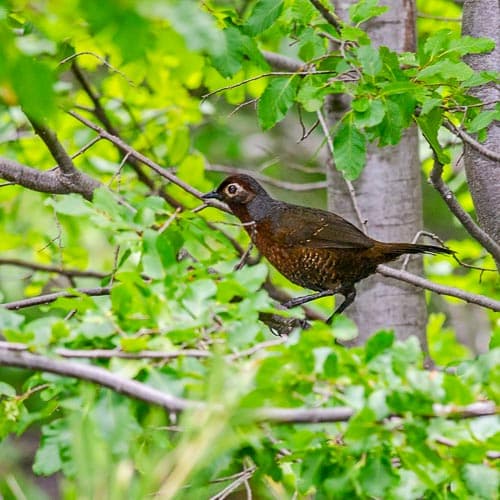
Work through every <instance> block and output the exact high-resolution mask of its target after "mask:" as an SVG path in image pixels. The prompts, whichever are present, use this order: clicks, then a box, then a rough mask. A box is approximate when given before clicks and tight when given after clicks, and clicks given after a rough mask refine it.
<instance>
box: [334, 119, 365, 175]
mask: <svg viewBox="0 0 500 500" xmlns="http://www.w3.org/2000/svg"><path fill="white" fill-rule="evenodd" d="M333 149H334V154H335V167H336V168H337V170H339V171H340V172H342V173H343V174H344V177H345V178H346V179H348V180H351V181H352V180H354V179H357V178H358V177H359V174H360V173H361V171H362V170H363V167H364V166H365V162H366V137H365V135H364V134H363V133H362V132H360V131H359V130H358V129H357V128H356V127H355V126H354V125H353V123H352V115H350V117H349V118H347V119H344V120H342V122H341V123H340V125H339V127H338V128H337V130H336V132H335V136H334V138H333Z"/></svg>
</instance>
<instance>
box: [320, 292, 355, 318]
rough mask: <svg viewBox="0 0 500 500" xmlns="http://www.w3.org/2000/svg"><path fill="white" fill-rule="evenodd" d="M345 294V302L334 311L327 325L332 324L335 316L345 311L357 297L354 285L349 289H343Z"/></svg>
mask: <svg viewBox="0 0 500 500" xmlns="http://www.w3.org/2000/svg"><path fill="white" fill-rule="evenodd" d="M343 292H344V293H343V295H344V302H342V304H340V306H339V307H337V309H336V310H335V311H334V313H333V314H332V315H331V316H330V317H329V318H328V319H327V320H326V323H327V325H331V324H332V321H333V318H334V317H335V316H337V314H340V313H341V312H343V311H345V310H346V309H347V307H348V306H350V305H351V304H352V303H353V302H354V299H355V298H356V289H355V288H354V287H352V288H349V289H347V290H344V291H343Z"/></svg>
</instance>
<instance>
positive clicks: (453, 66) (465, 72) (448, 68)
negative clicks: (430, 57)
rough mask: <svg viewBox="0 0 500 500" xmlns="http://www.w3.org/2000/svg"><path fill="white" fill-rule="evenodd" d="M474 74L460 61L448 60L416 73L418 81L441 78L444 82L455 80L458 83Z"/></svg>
mask: <svg viewBox="0 0 500 500" xmlns="http://www.w3.org/2000/svg"><path fill="white" fill-rule="evenodd" d="M473 74H474V71H473V70H472V69H471V68H470V66H467V64H465V63H464V62H462V61H459V62H453V61H450V60H448V59H446V60H443V61H439V62H437V63H435V64H431V65H430V66H427V67H426V68H424V69H422V70H420V71H419V72H418V73H417V78H418V79H419V80H424V81H428V80H430V79H432V78H434V77H441V79H444V80H451V79H455V80H458V81H459V82H461V81H464V80H467V79H468V78H470V77H471V76H472V75H473Z"/></svg>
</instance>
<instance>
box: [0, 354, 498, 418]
mask: <svg viewBox="0 0 500 500" xmlns="http://www.w3.org/2000/svg"><path fill="white" fill-rule="evenodd" d="M0 365H2V366H13V367H18V368H25V369H30V370H38V371H43V372H49V373H55V374H57V375H62V376H66V377H72V378H76V379H79V380H87V381H90V382H93V383H95V384H98V385H100V386H102V387H107V388H109V389H112V390H113V391H115V392H118V393H120V394H124V395H126V396H128V397H131V398H134V399H138V400H140V401H144V402H146V403H150V404H154V405H157V406H160V407H162V408H165V409H166V410H168V411H171V412H180V411H184V410H188V409H191V408H202V409H203V408H207V409H208V408H209V407H208V406H207V405H206V404H204V403H203V402H201V401H192V400H188V399H184V398H179V397H176V396H173V395H171V394H168V393H166V392H165V391H163V390H161V391H160V390H158V389H154V388H152V387H150V386H148V385H146V384H144V383H141V382H138V381H136V380H130V379H127V378H124V377H122V376H120V375H117V374H115V373H111V372H109V371H108V370H105V369H103V368H99V367H96V366H93V365H87V364H81V363H77V362H71V361H60V360H56V359H51V358H48V357H45V356H40V355H36V354H31V353H28V352H24V351H21V352H19V351H15V350H11V349H2V348H1V347H0ZM497 411H498V410H497V408H496V406H495V404H494V403H493V402H492V401H482V402H477V403H472V404H471V405H468V406H464V407H460V406H455V405H440V404H435V405H434V406H433V413H432V414H428V415H425V416H426V417H428V418H432V417H435V416H439V417H447V418H473V417H480V416H484V415H495V414H497ZM355 412H356V410H355V409H353V408H349V407H346V406H339V407H334V408H313V409H309V408H259V409H255V410H248V411H246V412H245V413H246V414H248V416H249V417H250V418H252V419H256V420H260V421H269V422H274V423H287V424H290V423H316V422H346V421H348V420H349V419H350V418H351V417H352V416H353V415H354V414H355Z"/></svg>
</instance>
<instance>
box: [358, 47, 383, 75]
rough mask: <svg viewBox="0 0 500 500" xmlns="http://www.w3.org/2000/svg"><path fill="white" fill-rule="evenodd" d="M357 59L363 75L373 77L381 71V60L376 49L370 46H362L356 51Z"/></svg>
mask: <svg viewBox="0 0 500 500" xmlns="http://www.w3.org/2000/svg"><path fill="white" fill-rule="evenodd" d="M358 59H359V62H360V63H361V68H362V69H363V73H364V74H366V75H368V76H371V77H374V76H375V75H377V74H378V73H379V72H380V71H381V70H382V60H381V59H380V55H379V52H378V50H377V49H375V48H374V47H372V46H371V45H362V46H361V47H359V49H358Z"/></svg>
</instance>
